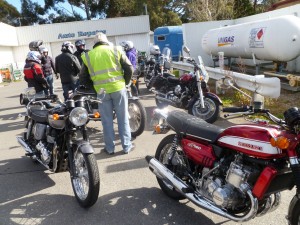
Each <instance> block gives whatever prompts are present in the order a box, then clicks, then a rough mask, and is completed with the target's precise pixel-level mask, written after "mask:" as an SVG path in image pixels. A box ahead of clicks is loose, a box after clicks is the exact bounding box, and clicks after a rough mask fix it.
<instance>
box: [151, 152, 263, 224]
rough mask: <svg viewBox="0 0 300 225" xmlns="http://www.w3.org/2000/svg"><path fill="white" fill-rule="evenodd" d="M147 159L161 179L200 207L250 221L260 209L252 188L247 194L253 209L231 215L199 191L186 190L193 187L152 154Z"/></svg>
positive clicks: (234, 219)
mask: <svg viewBox="0 0 300 225" xmlns="http://www.w3.org/2000/svg"><path fill="white" fill-rule="evenodd" d="M146 160H147V162H148V163H149V169H150V170H151V171H152V172H153V173H154V174H155V175H156V176H157V177H158V178H160V179H162V180H163V181H165V182H166V183H167V185H168V186H169V187H171V186H172V187H173V188H175V189H176V191H178V192H179V193H181V194H182V195H184V196H185V197H186V198H188V199H189V200H190V201H191V202H193V203H194V204H196V205H197V206H199V207H202V208H204V209H207V210H209V211H211V212H213V213H216V214H218V215H220V216H223V217H226V218H228V219H230V220H233V221H236V222H244V221H248V220H250V219H252V218H254V217H255V216H256V214H257V210H258V201H257V199H256V198H254V197H253V195H252V193H251V191H250V190H247V192H246V193H247V195H248V196H249V198H250V201H251V209H250V210H249V212H248V213H247V214H246V215H244V216H241V217H237V216H234V215H231V214H229V213H227V212H226V211H224V210H222V209H220V208H218V207H216V206H215V205H213V204H212V203H211V202H208V201H207V200H205V199H204V198H202V197H201V196H200V195H198V194H197V193H195V192H194V191H193V192H190V191H185V190H190V189H191V188H190V187H189V186H188V185H186V184H185V183H184V182H183V181H182V180H181V179H180V178H179V177H177V176H176V175H175V174H174V173H173V172H172V171H170V170H169V169H168V168H166V167H165V166H164V165H163V164H162V163H160V162H159V161H158V160H157V159H155V158H154V157H152V156H146Z"/></svg>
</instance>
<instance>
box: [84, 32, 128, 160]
mask: <svg viewBox="0 0 300 225" xmlns="http://www.w3.org/2000/svg"><path fill="white" fill-rule="evenodd" d="M94 44H95V45H94V46H93V49H92V50H90V51H88V52H86V53H84V54H82V55H81V58H82V61H83V64H82V69H81V72H80V75H79V79H80V84H82V85H86V86H89V85H88V84H89V82H90V81H92V85H93V88H94V90H95V91H96V92H97V93H99V91H100V89H101V88H104V89H105V91H106V94H105V97H104V99H103V102H102V103H101V104H99V110H100V114H101V121H102V126H103V134H104V143H105V150H106V152H107V153H108V154H109V155H112V154H114V151H115V132H114V128H113V110H115V112H116V116H117V121H118V131H119V136H120V139H121V142H122V147H123V152H124V153H125V154H128V153H129V152H130V151H131V150H133V148H134V145H133V143H132V142H131V131H130V126H129V119H128V98H127V91H126V85H127V84H129V82H130V79H131V76H132V74H133V66H132V65H131V63H130V61H129V60H128V58H127V57H126V55H125V54H124V52H123V50H122V48H121V47H120V46H112V45H111V44H110V42H109V41H108V40H107V37H106V35H105V34H103V33H97V34H96V36H95V38H94ZM98 97H101V96H98Z"/></svg>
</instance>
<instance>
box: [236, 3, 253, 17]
mask: <svg viewBox="0 0 300 225" xmlns="http://www.w3.org/2000/svg"><path fill="white" fill-rule="evenodd" d="M256 5H257V0H256V1H254V3H253V4H252V3H251V1H249V0H235V1H234V6H233V18H234V19H236V18H241V17H245V16H251V15H254V14H255V9H256Z"/></svg>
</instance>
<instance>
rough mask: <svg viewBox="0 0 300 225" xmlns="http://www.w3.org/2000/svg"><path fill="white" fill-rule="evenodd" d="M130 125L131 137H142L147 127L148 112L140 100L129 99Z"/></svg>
mask: <svg viewBox="0 0 300 225" xmlns="http://www.w3.org/2000/svg"><path fill="white" fill-rule="evenodd" d="M128 113H129V125H130V130H131V137H133V138H135V137H137V136H139V135H141V134H142V133H143V131H144V129H145V125H146V119H147V117H146V115H147V114H146V110H145V107H144V106H143V105H142V103H141V102H140V100H139V99H128Z"/></svg>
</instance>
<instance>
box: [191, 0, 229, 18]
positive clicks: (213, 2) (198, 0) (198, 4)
mask: <svg viewBox="0 0 300 225" xmlns="http://www.w3.org/2000/svg"><path fill="white" fill-rule="evenodd" d="M233 5H234V0H192V1H191V2H190V3H188V6H187V8H188V12H187V13H188V17H189V18H190V20H191V21H192V22H194V21H197V22H201V21H212V20H225V19H232V18H233Z"/></svg>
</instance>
